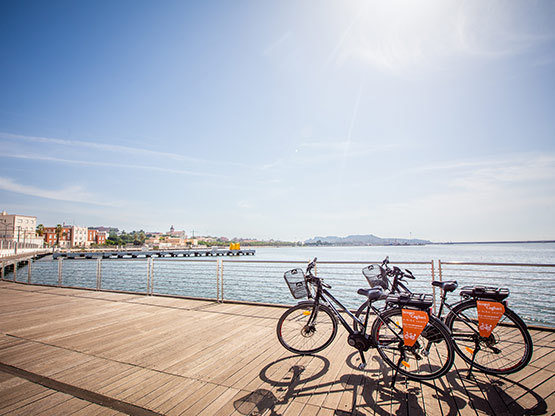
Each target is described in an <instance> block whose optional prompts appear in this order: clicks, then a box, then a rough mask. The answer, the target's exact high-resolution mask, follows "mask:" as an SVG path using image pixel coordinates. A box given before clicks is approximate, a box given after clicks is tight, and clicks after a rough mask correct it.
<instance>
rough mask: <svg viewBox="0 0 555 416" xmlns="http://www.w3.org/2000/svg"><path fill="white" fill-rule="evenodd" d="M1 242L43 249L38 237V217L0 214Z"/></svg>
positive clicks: (4, 212) (40, 239) (3, 212)
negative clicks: (29, 245)
mask: <svg viewBox="0 0 555 416" xmlns="http://www.w3.org/2000/svg"><path fill="white" fill-rule="evenodd" d="M0 240H2V241H4V242H13V243H18V244H31V245H36V246H37V247H42V238H40V237H38V236H37V217H32V216H28V215H18V214H8V213H7V212H6V211H2V212H0Z"/></svg>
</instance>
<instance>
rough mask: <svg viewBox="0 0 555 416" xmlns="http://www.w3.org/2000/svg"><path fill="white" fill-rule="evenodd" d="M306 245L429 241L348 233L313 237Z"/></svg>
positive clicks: (415, 243) (399, 243)
mask: <svg viewBox="0 0 555 416" xmlns="http://www.w3.org/2000/svg"><path fill="white" fill-rule="evenodd" d="M304 243H305V244H306V245H326V246H327V245H332V246H391V245H423V244H430V243H431V241H428V240H419V239H408V238H381V237H376V236H375V235H372V234H367V235H348V236H347V237H336V236H328V237H314V238H311V239H310V240H306V241H305V242H304Z"/></svg>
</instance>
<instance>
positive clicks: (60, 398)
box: [0, 281, 555, 416]
mask: <svg viewBox="0 0 555 416" xmlns="http://www.w3.org/2000/svg"><path fill="white" fill-rule="evenodd" d="M284 310H285V309H283V308H280V307H270V306H255V305H248V304H243V303H237V302H235V303H233V302H228V303H223V304H222V303H217V302H212V301H207V300H206V301H204V300H192V299H183V298H172V297H167V296H163V297H162V296H146V295H141V294H128V293H127V294H125V293H113V292H97V291H90V290H80V289H70V288H58V287H46V286H34V285H29V284H21V283H15V282H6V281H2V282H0V397H1V398H2V400H0V413H1V414H41V415H60V414H72V415H89V414H95V415H120V414H130V415H207V416H240V415H268V416H270V415H284V416H288V415H303V416H305V415H307V416H332V415H388V414H404V415H406V414H409V415H440V414H444V415H460V416H467V415H472V416H476V415H525V414H553V413H554V411H555V392H554V390H555V389H554V388H553V387H554V382H555V367H554V366H553V363H554V362H555V333H554V332H553V331H539V330H532V331H531V334H532V338H533V340H534V356H533V358H532V361H531V362H530V363H529V365H528V366H527V367H526V368H524V369H523V370H522V371H520V372H518V373H515V374H512V375H509V376H504V377H495V376H488V375H485V374H482V373H480V372H478V371H474V372H473V377H472V378H470V379H467V377H466V376H467V373H468V366H467V365H466V363H464V362H462V360H460V359H459V358H458V357H457V359H456V361H455V365H454V366H453V368H452V369H451V371H450V372H449V373H448V374H447V375H446V376H444V377H442V378H439V379H436V380H431V381H428V382H415V381H405V380H398V382H397V383H396V385H395V388H394V389H392V388H391V378H392V376H393V374H392V373H393V372H392V370H391V368H390V367H389V366H386V365H384V364H383V363H382V361H381V358H380V356H379V354H377V352H376V351H374V350H370V351H368V355H367V358H368V366H367V367H366V369H365V370H363V371H361V370H359V369H358V368H357V367H358V364H359V363H358V354H357V353H356V351H355V350H353V349H352V348H350V347H349V346H348V345H347V340H346V336H345V333H343V334H340V335H339V336H338V337H337V338H336V339H335V341H334V342H333V343H332V345H330V346H329V347H328V348H327V349H326V350H324V351H322V352H320V353H318V354H315V355H308V356H299V355H295V354H291V353H290V352H288V351H286V350H285V349H283V347H282V346H281V345H280V344H279V342H278V340H277V338H276V336H275V328H276V323H277V320H278V318H279V316H280V315H281V314H282V313H283V312H284ZM516 347H518V346H516Z"/></svg>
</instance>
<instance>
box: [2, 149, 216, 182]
mask: <svg viewBox="0 0 555 416" xmlns="http://www.w3.org/2000/svg"><path fill="white" fill-rule="evenodd" d="M0 157H9V158H14V159H27V160H38V161H44V162H53V163H64V164H70V165H78V166H98V167H111V168H117V169H137V170H145V171H154V172H165V173H173V174H178V175H188V176H201V177H209V178H225V177H226V176H225V175H218V174H214V173H205V172H200V171H194V170H185V169H173V168H165V167H159V166H148V165H137V164H126V163H111V162H98V161H88V160H77V159H62V158H58V157H51V156H44V155H35V154H9V153H4V154H2V155H0Z"/></svg>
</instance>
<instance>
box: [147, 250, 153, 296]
mask: <svg viewBox="0 0 555 416" xmlns="http://www.w3.org/2000/svg"><path fill="white" fill-rule="evenodd" d="M149 273H150V275H149V277H148V288H147V293H148V294H150V295H153V294H154V257H151V258H150V272H149Z"/></svg>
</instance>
